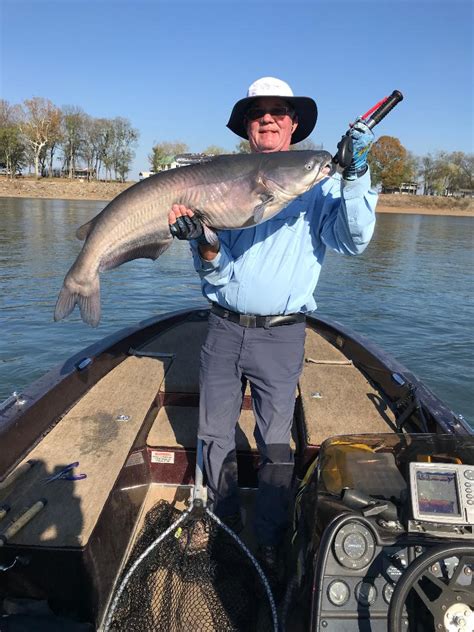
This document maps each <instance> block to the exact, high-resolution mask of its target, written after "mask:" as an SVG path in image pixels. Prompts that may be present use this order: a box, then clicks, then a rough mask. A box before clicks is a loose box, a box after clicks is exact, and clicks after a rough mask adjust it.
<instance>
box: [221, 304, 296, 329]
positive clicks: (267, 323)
mask: <svg viewBox="0 0 474 632" xmlns="http://www.w3.org/2000/svg"><path fill="white" fill-rule="evenodd" d="M211 312H212V313H213V314H217V316H220V317H221V318H226V319H227V320H230V321H231V322H233V323H237V324H238V325H240V326H241V327H279V326H280V325H294V324H295V323H303V322H304V321H305V315H304V314H302V313H301V312H297V313H296V314H280V315H279V316H255V315H254V314H239V312H232V311H231V310H230V309H225V308H224V307H221V306H220V305H217V303H212V307H211Z"/></svg>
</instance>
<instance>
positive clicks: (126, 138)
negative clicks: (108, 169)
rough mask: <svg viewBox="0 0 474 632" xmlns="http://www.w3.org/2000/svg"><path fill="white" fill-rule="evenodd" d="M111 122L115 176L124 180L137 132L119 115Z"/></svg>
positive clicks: (132, 154)
mask: <svg viewBox="0 0 474 632" xmlns="http://www.w3.org/2000/svg"><path fill="white" fill-rule="evenodd" d="M112 123H113V129H114V144H113V168H114V172H115V178H116V179H119V180H120V181H121V182H125V180H126V177H127V175H128V172H129V171H130V164H131V162H132V160H133V158H134V156H135V152H134V151H133V149H132V148H133V147H134V145H135V144H136V142H137V140H138V137H139V133H138V130H136V129H134V128H133V127H132V126H131V124H130V121H129V120H128V119H126V118H122V117H120V116H119V117H117V118H115V119H114V120H113V121H112ZM117 176H118V177H117Z"/></svg>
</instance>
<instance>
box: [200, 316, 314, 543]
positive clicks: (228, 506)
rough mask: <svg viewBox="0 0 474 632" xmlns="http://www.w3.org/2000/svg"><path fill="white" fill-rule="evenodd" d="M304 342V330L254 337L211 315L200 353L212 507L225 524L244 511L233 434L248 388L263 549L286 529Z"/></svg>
mask: <svg viewBox="0 0 474 632" xmlns="http://www.w3.org/2000/svg"><path fill="white" fill-rule="evenodd" d="M304 341H305V323H296V324H293V325H283V326H280V327H271V328H268V329H267V328H255V329H251V328H245V327H241V326H240V325H238V324H236V323H233V322H229V321H228V320H226V319H224V318H221V317H220V316H217V315H215V314H212V313H211V314H210V315H209V330H208V334H207V338H206V341H205V343H204V345H203V347H202V350H201V369H200V411H199V413H200V414H199V431H198V436H199V438H200V439H202V440H203V443H204V469H205V472H206V478H207V486H208V495H209V501H210V506H211V507H212V509H213V510H214V511H215V513H216V514H217V515H218V516H221V517H225V516H228V515H232V514H235V513H237V512H238V511H239V507H240V505H239V498H238V483H237V461H236V451H235V428H236V425H237V422H238V420H239V416H240V409H241V406H242V399H243V392H244V390H245V385H246V381H247V380H248V382H249V383H250V388H251V393H252V403H253V410H254V413H255V418H256V422H257V424H256V428H255V433H254V435H255V439H256V442H257V446H258V448H259V452H260V468H259V474H258V478H259V489H258V495H257V501H256V516H255V531H256V536H257V540H258V542H259V543H260V544H263V545H276V544H278V543H279V541H280V540H281V538H282V536H283V534H284V531H285V529H286V526H287V520H288V502H289V497H290V490H291V482H292V477H293V454H292V451H291V448H290V435H291V427H292V422H293V414H294V407H295V390H296V386H297V383H298V378H299V376H300V373H301V369H302V366H303V358H304Z"/></svg>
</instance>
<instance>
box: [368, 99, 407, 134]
mask: <svg viewBox="0 0 474 632" xmlns="http://www.w3.org/2000/svg"><path fill="white" fill-rule="evenodd" d="M402 100H403V94H402V93H401V92H400V90H394V91H393V92H392V94H391V95H390V96H389V97H387V98H386V99H385V101H383V102H382V104H381V105H380V106H379V107H378V108H377V109H376V110H375V111H374V112H371V113H370V115H369V118H368V119H367V120H366V121H365V123H366V125H367V127H368V128H369V129H372V128H373V127H375V126H376V125H377V124H378V123H380V121H381V120H382V119H383V118H385V117H386V116H387V114H388V113H389V112H391V111H392V110H393V108H394V107H395V106H396V105H397V103H400V101H402ZM363 118H365V117H363Z"/></svg>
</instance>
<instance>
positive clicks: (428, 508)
mask: <svg viewBox="0 0 474 632" xmlns="http://www.w3.org/2000/svg"><path fill="white" fill-rule="evenodd" d="M416 487H417V496H418V507H419V510H420V512H421V513H424V514H443V515H449V516H460V515H461V513H460V509H459V500H458V493H457V488H456V473H455V472H453V471H451V472H447V471H444V472H436V471H429V470H418V471H417V472H416Z"/></svg>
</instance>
